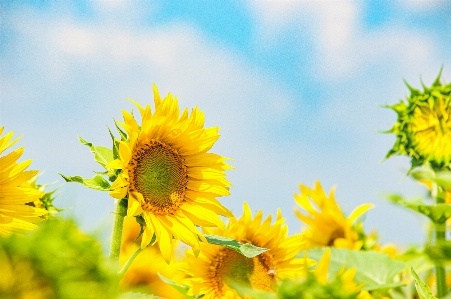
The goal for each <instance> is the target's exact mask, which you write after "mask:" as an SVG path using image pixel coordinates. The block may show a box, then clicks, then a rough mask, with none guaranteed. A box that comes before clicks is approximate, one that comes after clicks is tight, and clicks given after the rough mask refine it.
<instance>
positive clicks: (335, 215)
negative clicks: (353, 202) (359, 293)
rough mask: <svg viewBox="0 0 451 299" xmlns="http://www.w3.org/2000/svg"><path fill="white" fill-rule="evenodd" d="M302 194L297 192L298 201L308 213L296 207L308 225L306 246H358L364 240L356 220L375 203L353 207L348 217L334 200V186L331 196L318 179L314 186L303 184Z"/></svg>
mask: <svg viewBox="0 0 451 299" xmlns="http://www.w3.org/2000/svg"><path fill="white" fill-rule="evenodd" d="M300 189H301V194H295V195H294V198H295V201H296V202H297V203H298V204H299V205H300V206H301V207H302V209H303V210H305V211H306V212H307V214H303V213H301V212H300V211H299V210H298V209H295V213H296V215H297V217H298V218H299V219H300V220H301V221H302V222H304V223H305V224H306V225H307V226H308V228H306V229H305V230H304V234H305V238H306V241H307V248H315V247H325V246H334V247H338V248H348V249H356V250H359V249H360V248H361V247H362V245H363V241H361V240H359V236H358V234H357V232H356V230H355V229H354V227H353V224H354V223H355V221H356V220H357V219H358V218H359V217H360V216H361V215H362V214H363V213H365V212H366V211H368V210H369V209H371V208H372V207H373V205H371V204H364V205H361V206H358V207H357V208H355V209H354V211H353V212H352V213H351V215H350V216H349V217H348V218H346V217H345V216H344V214H343V212H342V211H341V209H340V207H339V206H338V204H337V202H336V201H335V197H334V191H335V189H334V188H332V190H331V191H330V195H329V197H327V195H326V193H325V192H324V190H323V187H322V186H321V184H320V182H318V181H317V182H316V183H315V187H314V189H310V188H309V187H307V186H304V185H302V184H301V185H300Z"/></svg>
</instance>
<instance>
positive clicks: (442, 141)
mask: <svg viewBox="0 0 451 299" xmlns="http://www.w3.org/2000/svg"><path fill="white" fill-rule="evenodd" d="M441 73H442V71H441V70H440V73H439V75H438V77H437V79H435V81H434V83H433V84H432V86H431V87H426V86H424V85H423V89H424V90H423V91H420V90H418V89H415V88H412V87H411V86H410V85H409V84H407V82H406V85H407V87H408V88H409V90H410V97H408V98H407V102H405V101H400V102H399V103H398V104H395V105H391V106H387V107H388V108H391V109H393V110H394V111H395V112H396V113H397V114H398V119H397V122H396V123H395V125H394V126H393V128H392V129H391V130H389V131H387V133H393V134H395V135H396V141H395V144H394V146H393V148H392V149H391V150H390V151H389V152H388V154H387V158H388V157H390V156H392V155H395V154H398V155H406V156H410V157H412V167H415V166H420V165H424V164H426V163H428V164H430V165H431V166H432V168H433V169H435V170H440V169H449V165H450V163H451V84H447V85H445V84H441V83H440V77H441Z"/></svg>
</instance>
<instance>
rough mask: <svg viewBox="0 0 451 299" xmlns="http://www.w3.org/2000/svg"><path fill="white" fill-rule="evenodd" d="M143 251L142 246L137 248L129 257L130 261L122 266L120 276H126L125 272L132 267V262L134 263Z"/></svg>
mask: <svg viewBox="0 0 451 299" xmlns="http://www.w3.org/2000/svg"><path fill="white" fill-rule="evenodd" d="M141 251H142V249H141V246H140V247H138V249H136V251H135V252H134V253H133V254H132V256H131V257H130V258H129V259H128V261H127V262H126V263H125V265H124V266H123V267H122V269H121V271H119V277H120V278H122V277H124V275H125V273H126V272H127V270H128V268H130V266H131V264H132V263H133V261H134V259H135V258H136V257H137V256H138V254H139V253H140V252H141Z"/></svg>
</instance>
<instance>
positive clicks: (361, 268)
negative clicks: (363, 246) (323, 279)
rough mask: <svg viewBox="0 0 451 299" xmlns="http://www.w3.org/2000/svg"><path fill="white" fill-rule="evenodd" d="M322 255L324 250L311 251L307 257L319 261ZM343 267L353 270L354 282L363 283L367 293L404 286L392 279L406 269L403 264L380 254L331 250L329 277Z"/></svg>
mask: <svg viewBox="0 0 451 299" xmlns="http://www.w3.org/2000/svg"><path fill="white" fill-rule="evenodd" d="M323 253H324V249H312V250H310V251H308V252H307V255H308V257H309V258H312V259H314V260H317V261H319V260H320V258H321V257H322V255H323ZM343 265H346V267H347V269H348V268H355V270H356V274H355V277H354V280H355V282H356V283H358V284H359V283H363V284H364V286H363V289H364V290H367V291H373V290H378V289H388V288H395V287H400V286H403V285H404V284H403V283H400V282H394V281H393V279H394V278H395V276H396V275H397V274H398V273H400V272H401V271H402V270H404V269H405V268H406V265H405V263H404V262H401V261H397V260H394V259H391V258H390V257H389V256H388V255H386V254H383V253H380V252H374V251H355V250H349V249H337V248H331V258H330V266H329V275H331V276H335V275H336V274H337V273H338V272H339V271H340V270H341V269H342V267H343Z"/></svg>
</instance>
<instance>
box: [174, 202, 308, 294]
mask: <svg viewBox="0 0 451 299" xmlns="http://www.w3.org/2000/svg"><path fill="white" fill-rule="evenodd" d="M271 220H272V218H271V216H268V217H267V218H266V219H265V220H264V221H263V223H262V211H261V210H260V211H259V212H258V213H257V214H256V215H255V217H254V218H252V214H251V211H250V208H249V206H248V205H247V203H244V213H243V216H242V217H241V218H240V219H238V220H236V219H235V218H231V221H230V224H229V225H228V227H227V228H226V229H221V228H216V229H204V231H205V232H207V233H210V234H215V235H219V236H224V237H228V238H232V239H235V240H237V241H240V242H241V243H250V244H252V245H255V246H258V247H262V248H268V249H269V250H268V251H266V252H264V253H262V254H260V255H258V256H256V257H253V258H246V257H244V256H243V255H241V254H240V253H238V252H236V251H233V250H231V249H228V248H226V247H222V246H217V245H212V244H208V243H202V244H201V247H202V251H201V253H200V255H199V257H198V258H195V257H194V256H193V254H192V253H191V252H187V256H186V258H185V259H186V260H185V261H184V262H183V263H181V264H180V265H179V268H180V269H181V270H183V271H184V272H185V273H186V274H187V275H189V276H191V278H187V279H186V280H185V283H186V284H187V285H188V286H190V287H191V289H190V290H189V291H188V295H201V294H204V296H203V297H202V298H205V299H211V298H241V297H240V296H239V295H238V294H237V292H236V291H235V290H234V289H233V288H232V286H231V284H232V285H233V284H238V285H242V286H245V287H251V288H253V289H256V290H261V291H268V292H274V291H275V290H276V288H277V282H278V281H280V280H282V279H285V278H296V277H299V276H300V275H303V272H304V270H303V269H304V265H305V262H304V260H303V259H296V258H295V257H296V255H297V254H298V252H299V251H300V250H302V249H303V246H304V240H303V236H302V235H300V234H297V235H293V236H290V237H287V234H288V227H287V225H285V224H284V221H285V219H284V218H282V215H281V212H280V210H279V211H278V213H277V217H276V221H275V223H274V224H273V225H271Z"/></svg>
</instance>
